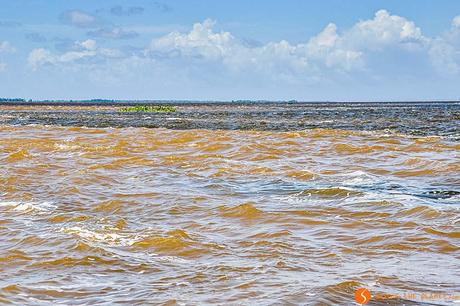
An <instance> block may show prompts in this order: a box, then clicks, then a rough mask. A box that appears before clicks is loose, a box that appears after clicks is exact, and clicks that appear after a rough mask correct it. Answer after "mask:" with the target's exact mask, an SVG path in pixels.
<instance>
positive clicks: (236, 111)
mask: <svg viewBox="0 0 460 306" xmlns="http://www.w3.org/2000/svg"><path fill="white" fill-rule="evenodd" d="M64 105H65V104H64ZM118 108H119V107H117V106H102V105H97V106H92V107H90V106H87V107H85V106H79V107H73V108H72V107H66V106H60V107H48V108H46V107H43V106H22V107H21V106H16V107H14V106H10V107H5V106H4V107H3V108H2V107H1V106H0V124H12V125H24V124H46V125H62V126H87V127H149V128H160V127H162V128H169V129H213V130H215V129H223V130H227V129H229V130H260V131H296V130H304V129H312V128H325V129H344V130H359V131H375V130H390V131H394V132H399V133H405V134H411V135H422V136H428V135H438V136H449V137H454V138H456V139H458V138H459V126H460V102H459V103H454V102H451V103H380V104H378V103H377V104H375V103H331V104H324V103H294V104H293V103H284V104H283V103H243V104H238V103H226V104H222V103H220V104H205V103H203V104H178V111H177V112H175V113H120V112H119V111H117V109H118ZM69 110H71V111H69Z"/></svg>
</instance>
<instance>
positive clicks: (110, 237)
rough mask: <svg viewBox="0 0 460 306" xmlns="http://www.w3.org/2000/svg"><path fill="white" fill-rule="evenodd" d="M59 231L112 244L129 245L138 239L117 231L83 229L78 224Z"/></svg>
mask: <svg viewBox="0 0 460 306" xmlns="http://www.w3.org/2000/svg"><path fill="white" fill-rule="evenodd" d="M60 231H61V232H63V233H66V234H72V235H77V236H79V237H80V238H83V239H85V240H89V241H95V242H105V243H109V244H113V245H121V246H131V245H133V244H134V243H136V242H137V241H138V239H136V238H132V237H129V236H128V235H121V234H117V233H101V232H97V231H93V230H89V229H85V228H82V227H80V226H73V227H64V228H61V229H60Z"/></svg>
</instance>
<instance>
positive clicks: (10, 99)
mask: <svg viewBox="0 0 460 306" xmlns="http://www.w3.org/2000/svg"><path fill="white" fill-rule="evenodd" d="M25 101H26V100H25V99H22V98H0V102H25Z"/></svg>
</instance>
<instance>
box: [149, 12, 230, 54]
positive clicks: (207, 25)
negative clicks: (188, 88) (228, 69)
mask: <svg viewBox="0 0 460 306" xmlns="http://www.w3.org/2000/svg"><path fill="white" fill-rule="evenodd" d="M214 25H215V22H214V21H212V20H210V19H206V20H205V21H204V22H203V23H195V24H194V25H193V29H192V30H191V31H190V32H189V33H187V34H183V33H179V32H172V33H170V34H168V35H166V36H164V37H161V38H159V39H155V40H153V41H152V43H151V44H150V47H149V48H148V50H147V51H148V52H153V53H156V52H160V53H163V54H177V55H181V56H186V57H203V58H206V59H211V60H217V59H221V58H223V57H225V56H226V55H227V54H228V52H229V51H230V50H231V49H232V47H233V46H234V45H235V44H236V42H235V41H234V37H233V36H232V35H231V34H230V33H229V32H220V33H214V32H213V26H214Z"/></svg>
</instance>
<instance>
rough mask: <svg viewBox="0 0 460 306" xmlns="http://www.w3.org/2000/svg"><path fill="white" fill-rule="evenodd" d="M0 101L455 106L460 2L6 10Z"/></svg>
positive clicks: (44, 1)
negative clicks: (252, 101)
mask: <svg viewBox="0 0 460 306" xmlns="http://www.w3.org/2000/svg"><path fill="white" fill-rule="evenodd" d="M0 7H1V9H0V96H2V97H24V98H27V99H29V98H32V99H86V98H115V99H194V100H195V99H204V100H213V99H216V100H232V99H270V100H282V99H297V100H308V101H314V100H321V101H327V100H340V101H343V100H370V101H375V100H430V99H436V100H440V99H460V85H459V84H460V1H457V0H452V1H449V0H443V1H434V0H432V1H427V0H405V1H401V0H399V1H391V0H386V1H378V0H373V1H369V0H355V1H344V0H341V1H339V0H329V1H328V0H323V1H301V0H283V1H270V0H264V1H261V0H260V1H259V0H253V1H242V0H232V1H215V0H213V1H210V0H206V1H205V0H194V1H185V0H183V1H179V0H172V1H155V0H153V1H152V0H149V1H147V0H142V1H136V0H131V1H121V0H119V1H111V0H110V1H109V0H107V1H90V0H87V1H72V0H67V1H62V0H28V1H27V0H14V1H13V0H0Z"/></svg>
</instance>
